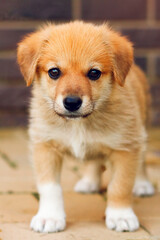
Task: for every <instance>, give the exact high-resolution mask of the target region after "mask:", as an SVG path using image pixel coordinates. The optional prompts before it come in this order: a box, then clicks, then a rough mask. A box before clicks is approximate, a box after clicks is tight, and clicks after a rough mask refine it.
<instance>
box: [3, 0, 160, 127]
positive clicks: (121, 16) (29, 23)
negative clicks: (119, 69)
mask: <svg viewBox="0 0 160 240" xmlns="http://www.w3.org/2000/svg"><path fill="white" fill-rule="evenodd" d="M75 19H82V20H86V21H92V22H96V23H101V22H104V21H109V22H110V24H111V25H112V26H113V28H114V29H116V30H119V31H121V32H122V33H123V34H124V35H127V36H128V37H129V39H130V40H131V41H132V42H133V43H134V46H135V61H136V63H137V64H138V65H139V66H140V67H142V69H143V70H144V71H145V72H146V74H147V76H148V79H149V82H150V85H151V93H152V96H153V102H152V124H153V125H160V1H159V0H98V1H97V0H12V1H11V0H5V1H4V0H0V126H19V125H26V124H27V106H28V102H29V95H30V89H27V88H26V87H25V84H24V81H23V79H22V76H21V74H20V72H19V69H18V66H17V63H16V46H17V42H19V41H20V39H22V37H23V36H24V35H25V34H26V33H29V32H31V31H33V30H34V29H36V28H37V26H39V25H40V24H42V23H43V22H44V21H47V20H49V21H54V22H64V21H69V20H75Z"/></svg>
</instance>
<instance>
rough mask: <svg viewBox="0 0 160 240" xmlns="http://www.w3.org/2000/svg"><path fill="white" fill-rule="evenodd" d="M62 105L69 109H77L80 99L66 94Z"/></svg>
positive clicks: (72, 110)
mask: <svg viewBox="0 0 160 240" xmlns="http://www.w3.org/2000/svg"><path fill="white" fill-rule="evenodd" d="M63 104H64V107H65V108H66V109H67V110H68V111H70V112H75V111H77V110H78V109H79V108H80V106H81V105H82V99H81V98H79V97H77V96H68V97H66V98H65V99H64V100H63Z"/></svg>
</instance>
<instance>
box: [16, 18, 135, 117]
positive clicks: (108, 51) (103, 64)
mask: <svg viewBox="0 0 160 240" xmlns="http://www.w3.org/2000/svg"><path fill="white" fill-rule="evenodd" d="M132 58H133V57H132V47H131V44H130V43H129V42H128V41H127V40H126V39H125V38H123V37H121V36H119V35H118V34H116V33H114V32H112V31H111V30H110V29H109V28H107V26H105V25H103V26H94V25H92V24H86V23H82V22H73V23H69V24H63V25H59V26H53V25H51V26H48V27H46V28H45V29H44V30H41V31H39V32H36V33H34V34H32V35H30V36H29V37H27V38H26V39H25V40H24V41H22V43H20V45H19V49H18V61H19V64H20V67H21V71H22V73H23V75H24V78H25V79H26V81H27V83H28V85H30V83H31V82H32V80H33V79H34V80H35V84H36V85H37V86H38V87H39V89H40V90H41V94H42V97H43V98H44V99H45V101H46V102H47V104H48V105H49V109H50V111H54V112H56V114H58V115H59V116H61V117H65V118H77V117H87V116H88V115H90V114H91V113H92V112H93V111H94V110H97V109H99V108H100V106H101V104H103V103H104V102H105V101H107V99H108V98H109V97H110V94H111V91H112V86H113V84H116V82H117V83H118V84H119V85H121V86H122V85H123V84H124V80H125V77H126V75H127V73H128V71H129V68H130V66H131V64H132Z"/></svg>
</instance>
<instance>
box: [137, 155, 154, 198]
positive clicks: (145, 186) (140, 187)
mask: <svg viewBox="0 0 160 240" xmlns="http://www.w3.org/2000/svg"><path fill="white" fill-rule="evenodd" d="M144 161H145V151H144V150H141V153H140V159H139V168H138V170H137V176H136V180H135V184H134V187H133V193H134V195H136V196H151V195H153V194H154V187H153V185H152V183H151V182H150V181H149V180H148V178H147V174H146V169H145V167H146V166H145V162H144Z"/></svg>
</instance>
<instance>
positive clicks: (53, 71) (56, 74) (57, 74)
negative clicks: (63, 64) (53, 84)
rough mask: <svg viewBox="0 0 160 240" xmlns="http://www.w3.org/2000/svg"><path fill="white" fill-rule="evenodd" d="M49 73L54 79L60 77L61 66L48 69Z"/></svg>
mask: <svg viewBox="0 0 160 240" xmlns="http://www.w3.org/2000/svg"><path fill="white" fill-rule="evenodd" d="M48 75H49V76H50V78H52V79H55V80H56V79H58V78H59V77H60V75H61V71H60V69H59V68H51V69H50V70H49V71H48Z"/></svg>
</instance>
